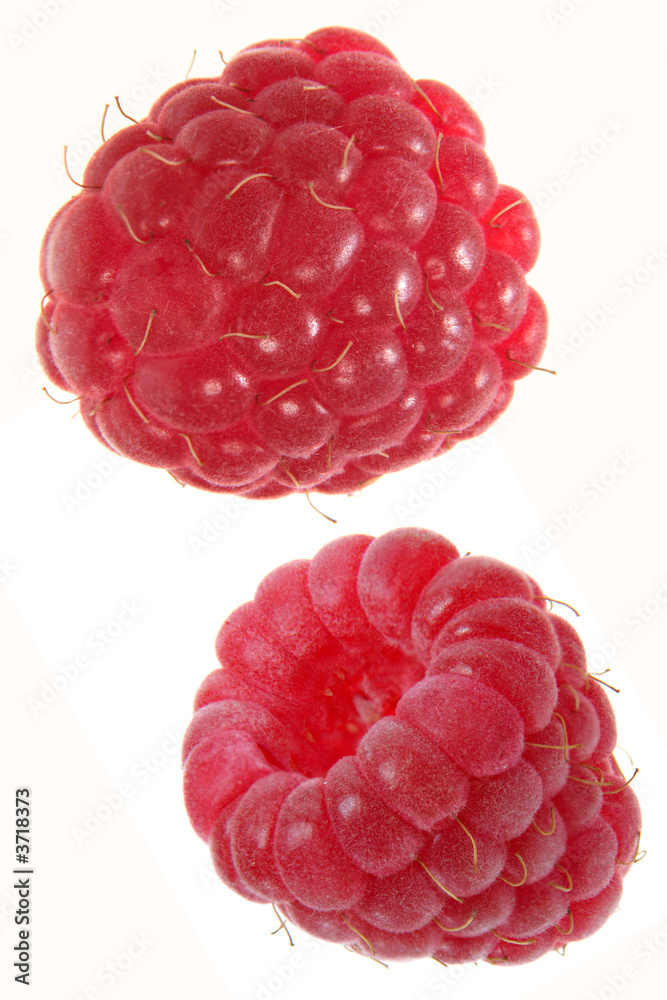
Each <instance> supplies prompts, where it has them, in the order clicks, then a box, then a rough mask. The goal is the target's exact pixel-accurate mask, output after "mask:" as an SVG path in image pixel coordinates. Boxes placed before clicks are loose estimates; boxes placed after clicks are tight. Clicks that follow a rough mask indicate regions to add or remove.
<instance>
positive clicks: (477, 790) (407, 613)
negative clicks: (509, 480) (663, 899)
mask: <svg viewBox="0 0 667 1000" xmlns="http://www.w3.org/2000/svg"><path fill="white" fill-rule="evenodd" d="M548 603H549V601H548V598H545V597H544V596H543V594H542V592H541V591H540V590H539V587H538V585H537V584H536V583H535V582H534V581H532V580H531V579H530V578H529V577H527V576H526V575H525V574H524V573H522V572H521V571H520V570H518V569H515V568H513V567H512V566H508V565H506V564H504V563H502V562H499V561H497V560H495V559H492V558H487V557H483V556H471V555H468V556H465V557H460V556H459V554H458V552H457V550H456V548H455V547H454V546H453V545H452V543H451V542H449V541H447V540H446V539H445V538H442V537H441V536H440V535H438V534H436V533H434V532H432V531H427V530H425V529H421V528H402V529H397V530H394V531H390V532H388V533H387V534H385V535H382V536H380V537H379V538H372V537H370V536H368V535H350V536H346V537H343V538H338V539H336V540H335V541H332V542H330V543H329V544H328V545H325V546H324V548H322V549H321V550H320V551H319V552H318V553H317V554H316V555H315V556H314V558H313V559H312V560H310V561H309V560H305V559H302V560H297V561H295V562H292V563H288V564H286V565H284V566H281V567H279V568H278V569H276V570H274V571H273V572H272V573H270V574H269V575H268V576H267V577H266V578H265V579H264V580H263V581H262V583H261V584H260V586H259V587H258V589H257V592H256V595H255V598H254V600H252V601H250V602H248V603H247V604H244V605H243V606H242V607H240V608H238V609H237V610H236V611H235V612H234V613H233V614H232V615H231V616H230V617H229V618H228V619H227V621H226V622H225V623H224V624H223V626H222V628H221V629H220V632H219V634H218V638H217V643H216V649H217V653H218V658H219V660H220V663H221V668H220V669H217V670H215V671H214V672H213V673H212V674H210V675H209V676H208V677H207V678H206V679H205V680H204V682H203V684H202V685H201V687H200V689H199V692H198V694H197V698H196V700H195V714H194V718H193V720H192V722H191V724H190V726H189V728H188V731H187V733H186V737H185V741H184V746H183V761H184V792H185V803H186V807H187V811H188V813H189V816H190V820H191V822H192V825H193V827H194V829H195V830H196V832H197V833H198V834H199V836H200V837H202V839H203V840H204V841H206V842H207V843H208V845H209V848H210V851H211V854H212V858H213V864H214V867H215V870H216V871H217V873H218V874H219V876H220V878H221V879H222V880H223V881H224V882H225V883H226V884H227V885H228V886H229V887H230V888H232V889H234V890H235V891H236V892H238V893H240V894H241V895H242V896H244V897H245V898H246V899H248V900H251V901H254V902H265V903H267V902H270V903H273V904H274V906H276V907H277V908H278V909H279V910H280V911H281V912H282V914H284V916H285V917H287V918H288V919H289V920H290V921H292V922H293V923H295V924H296V925H298V926H299V927H302V928H304V929H305V930H306V931H308V932H309V933H311V934H314V935H316V936H319V937H321V938H324V939H325V940H327V941H333V942H339V943H341V944H344V945H346V946H348V947H349V948H351V949H352V950H354V951H357V952H359V953H360V954H362V955H367V956H370V957H372V958H376V959H379V960H381V961H383V960H406V959H411V958H419V957H426V956H433V957H435V958H436V959H438V960H439V961H441V962H445V963H446V964H448V963H465V962H475V961H478V960H480V959H484V960H486V961H488V962H490V963H492V964H502V965H516V964H522V963H525V962H530V961H533V960H535V959H536V958H539V957H540V956H541V955H543V954H545V953H546V952H548V951H550V950H552V949H554V948H561V947H563V946H564V945H566V944H567V943H568V942H571V941H578V940H581V939H582V938H585V937H588V936H589V935H591V934H593V933H595V931H596V930H598V929H599V928H600V927H602V925H603V924H604V923H605V921H606V920H607V919H608V917H609V916H610V915H611V914H612V913H613V912H614V910H615V909H616V908H617V906H618V903H619V899H620V895H621V889H622V880H623V878H624V877H625V875H626V874H627V872H628V871H629V870H630V867H631V865H632V863H633V862H634V861H636V860H638V857H639V854H638V851H639V837H640V832H641V812H640V809H639V804H638V802H637V799H636V797H635V795H634V793H633V791H632V789H631V788H630V787H628V785H629V781H626V780H625V778H624V776H623V774H622V773H621V771H620V769H619V767H618V765H617V763H616V761H615V759H614V757H613V750H614V747H615V745H616V727H615V722H614V713H613V710H612V708H611V705H610V703H609V699H608V698H607V696H606V694H605V692H604V688H603V687H602V686H601V682H598V681H597V680H596V679H595V678H594V677H593V676H592V675H590V674H588V673H587V670H586V657H585V653H584V649H583V646H582V644H581V640H580V639H579V637H578V636H577V634H576V632H575V630H574V629H573V628H572V626H571V625H569V624H568V623H567V622H566V621H564V620H563V619H562V618H559V617H557V616H556V615H554V614H553V613H552V612H551V611H549V610H547V605H548ZM635 773H636V772H635ZM633 777H634V775H633ZM630 780H631V779H630Z"/></svg>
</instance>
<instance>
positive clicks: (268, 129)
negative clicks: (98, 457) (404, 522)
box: [37, 28, 547, 498]
mask: <svg viewBox="0 0 667 1000" xmlns="http://www.w3.org/2000/svg"><path fill="white" fill-rule="evenodd" d="M81 184H82V186H81V188H80V189H79V192H78V194H77V195H75V196H74V197H73V198H72V199H71V200H70V201H69V202H68V203H67V204H66V205H64V206H63V207H62V208H61V209H60V211H59V212H58V213H57V215H56V216H55V217H54V219H53V220H52V222H51V224H50V226H49V228H48V230H47V232H46V235H45V237H44V241H43V245H42V254H41V275H42V281H43V284H44V290H45V293H46V294H45V296H44V300H43V303H42V309H41V315H40V318H39V321H38V326H37V350H38V354H39V357H40V359H41V362H42V365H43V367H44V369H45V371H46V373H47V375H48V377H49V379H50V380H51V381H52V382H53V383H54V384H55V385H57V386H58V387H59V388H61V389H63V390H67V391H70V392H72V393H74V394H75V395H76V396H78V397H80V400H81V402H80V406H81V413H82V415H83V418H84V420H85V422H86V424H87V426H88V427H89V428H90V430H91V431H92V432H93V433H94V434H95V435H96V436H97V437H98V438H99V440H100V441H102V442H103V443H104V444H106V445H107V446H108V447H109V448H111V449H113V450H115V451H116V452H118V453H120V454H121V455H125V456H127V457H129V458H132V459H135V460H136V461H138V462H142V463H144V464H146V465H150V466H156V467H159V468H164V469H167V470H169V472H170V473H171V474H172V475H173V476H174V477H176V479H178V480H179V481H180V482H182V483H188V484H191V485H193V486H196V487H200V488H202V489H207V490H213V491H218V492H225V493H236V494H240V495H242V496H247V497H258V498H259V497H275V496H281V495H283V494H287V493H291V492H294V491H303V490H305V489H315V490H319V491H322V492H328V493H348V492H350V491H352V490H356V489H358V488H360V487H362V486H364V485H365V484H366V483H368V482H370V481H372V480H373V479H376V478H377V477H378V476H381V475H382V474H383V473H385V472H391V471H394V470H398V469H402V468H405V467H407V466H410V465H414V464H415V463H417V462H420V461H422V460H425V459H429V458H431V457H433V456H435V455H437V454H440V453H442V452H444V451H446V450H447V449H448V448H451V447H452V446H453V445H455V443H456V442H457V441H460V440H462V439H464V438H469V437H473V436H475V435H476V434H479V433H480V432H482V431H483V430H485V429H486V428H487V427H488V426H489V425H490V424H491V423H492V422H493V421H494V420H495V419H496V418H497V417H498V416H499V415H500V414H501V413H502V412H503V410H504V409H505V408H506V407H507V406H508V405H509V403H510V401H511V398H512V394H513V391H514V383H515V381H516V380H517V379H519V378H522V377H523V376H525V375H527V374H529V373H530V370H531V367H532V366H535V365H536V364H537V362H538V361H539V359H540V356H541V354H542V352H543V350H544V346H545V341H546V327H547V317H546V310H545V306H544V303H543V302H542V300H541V299H540V297H539V295H537V293H536V292H535V291H533V289H532V288H529V287H528V285H527V283H526V279H525V273H526V272H527V271H529V270H530V268H531V267H532V266H533V264H534V263H535V260H536V258H537V254H538V249H539V232H538V227H537V221H536V218H535V214H534V212H533V210H532V208H531V206H530V205H529V204H528V202H527V200H526V198H525V197H524V196H523V195H522V194H521V193H520V192H519V191H517V190H516V189H515V188H512V187H508V186H507V185H503V184H499V183H498V179H497V177H496V172H495V170H494V168H493V165H492V163H491V161H490V160H489V158H488V156H487V155H486V153H485V151H484V129H483V126H482V123H481V122H480V120H479V118H478V117H477V115H476V114H475V112H474V111H473V110H472V108H471V107H469V106H468V104H467V103H466V102H465V101H464V100H463V98H461V97H460V96H459V95H458V94H457V93H455V91H453V90H452V89H451V88H449V87H448V86H446V85H445V84H444V83H439V82H437V81H434V80H416V81H415V80H413V79H412V78H411V77H410V76H409V75H408V74H407V73H406V72H405V70H403V69H402V68H401V66H400V65H399V63H398V62H397V61H396V58H395V57H394V56H393V55H392V53H391V52H389V50H388V49H386V48H385V46H384V45H382V44H381V43H380V42H378V41H377V39H375V38H373V37H371V36H369V35H365V34H363V33H361V32H358V31H354V30H351V29H347V28H325V29H322V30H320V31H315V32H313V33H312V34H310V35H308V36H307V37H306V38H304V39H299V40H294V39H288V40H272V41H266V42H262V43H261V44H258V45H255V46H252V47H250V48H249V49H245V50H244V51H242V52H240V53H238V54H237V55H236V56H235V57H234V58H233V59H231V60H230V62H228V63H227V64H226V65H225V68H224V70H223V72H222V74H221V75H220V76H219V77H212V78H196V79H188V80H184V81H183V82H181V83H179V84H176V85H175V86H174V87H171V88H170V89H169V90H168V91H167V92H166V93H165V94H163V95H162V96H161V97H160V98H158V100H157V101H156V102H155V104H154V105H153V107H152V108H151V110H150V111H149V112H148V115H147V117H146V118H145V119H143V120H142V121H140V122H137V123H135V124H132V125H129V126H127V127H126V128H123V129H121V130H120V131H118V132H116V133H115V134H114V135H111V136H110V137H109V138H108V139H106V141H105V142H104V143H103V145H102V146H101V147H100V148H99V149H98V150H97V151H96V152H95V154H94V155H93V157H92V159H91V160H90V162H89V164H88V166H87V167H86V169H85V172H84V174H83V178H82V181H81Z"/></svg>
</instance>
